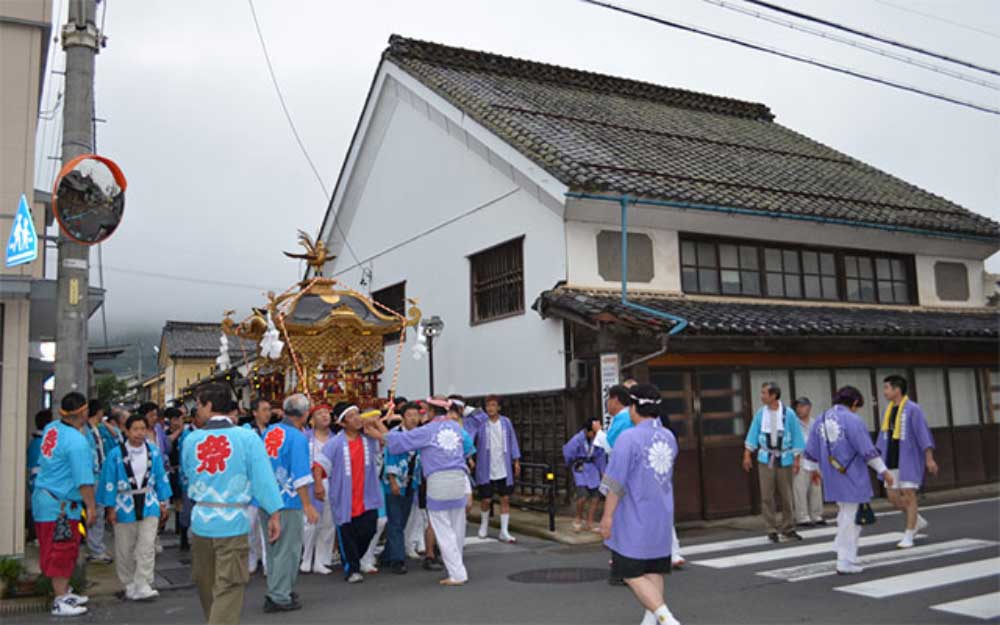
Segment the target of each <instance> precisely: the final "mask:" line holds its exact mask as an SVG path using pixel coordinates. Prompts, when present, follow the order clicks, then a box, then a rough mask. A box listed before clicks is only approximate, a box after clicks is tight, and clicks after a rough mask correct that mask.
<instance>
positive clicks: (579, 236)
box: [566, 221, 681, 293]
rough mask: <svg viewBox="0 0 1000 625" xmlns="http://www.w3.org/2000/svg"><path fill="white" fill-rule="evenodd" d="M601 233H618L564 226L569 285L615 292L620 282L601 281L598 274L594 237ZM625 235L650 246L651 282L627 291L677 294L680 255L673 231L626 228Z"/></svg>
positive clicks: (581, 225)
mask: <svg viewBox="0 0 1000 625" xmlns="http://www.w3.org/2000/svg"><path fill="white" fill-rule="evenodd" d="M602 230H611V231H613V232H617V233H619V234H620V233H621V226H620V224H610V223H609V224H598V223H592V222H582V221H567V222H566V249H567V251H568V257H569V267H568V271H569V278H568V281H569V284H571V285H574V286H577V285H585V286H595V287H606V288H618V287H620V286H621V282H620V281H617V280H616V281H608V280H605V279H604V278H603V277H602V276H601V274H600V272H599V271H598V263H597V235H598V234H599V233H600V232H601V231H602ZM628 231H629V233H630V234H631V233H636V234H640V233H641V234H645V235H648V236H649V238H650V239H651V240H652V242H653V279H652V280H651V281H649V282H638V281H630V282H629V288H630V289H641V290H644V291H666V292H672V293H678V292H680V290H681V282H680V251H679V250H678V245H679V243H678V238H677V231H676V230H668V229H662V228H646V227H642V226H638V227H635V228H633V227H632V226H631V225H629V228H628Z"/></svg>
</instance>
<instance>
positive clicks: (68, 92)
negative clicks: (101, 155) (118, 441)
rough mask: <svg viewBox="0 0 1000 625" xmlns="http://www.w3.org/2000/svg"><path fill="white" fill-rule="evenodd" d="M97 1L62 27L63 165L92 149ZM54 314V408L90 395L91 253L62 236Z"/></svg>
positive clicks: (74, 9)
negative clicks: (73, 395) (65, 399)
mask: <svg viewBox="0 0 1000 625" xmlns="http://www.w3.org/2000/svg"><path fill="white" fill-rule="evenodd" d="M96 17H97V0H70V2H69V20H68V21H67V22H66V25H65V26H63V31H62V44H63V49H64V50H65V51H66V86H65V97H64V100H63V138H62V161H63V165H65V164H66V163H68V162H69V161H71V160H73V159H74V158H76V157H77V156H79V155H81V154H87V153H89V152H92V151H93V146H94V60H95V57H96V56H97V52H98V49H99V47H100V38H101V34H100V33H99V32H98V30H97V20H96ZM57 271H58V273H57V276H58V286H57V293H58V298H59V299H58V303H57V308H56V379H55V404H56V405H58V402H59V401H60V400H61V399H62V396H63V395H65V394H66V393H69V392H70V391H79V392H81V393H83V394H84V395H86V394H87V392H88V390H89V380H88V379H87V378H88V375H87V374H88V367H87V320H88V318H89V314H88V313H89V312H90V304H89V302H88V301H87V300H88V297H87V296H88V292H89V289H90V247H89V246H87V245H81V244H80V243H77V242H75V241H73V240H72V239H69V238H67V237H66V235H64V234H62V233H60V235H59V265H58V270H57Z"/></svg>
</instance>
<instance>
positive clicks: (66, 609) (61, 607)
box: [51, 597, 87, 616]
mask: <svg viewBox="0 0 1000 625" xmlns="http://www.w3.org/2000/svg"><path fill="white" fill-rule="evenodd" d="M86 613H87V608H86V607H84V606H82V605H75V604H73V603H70V602H69V601H67V600H66V599H65V598H64V597H61V598H59V599H56V600H55V601H53V602H52V612H51V614H52V616H80V615H81V614H86Z"/></svg>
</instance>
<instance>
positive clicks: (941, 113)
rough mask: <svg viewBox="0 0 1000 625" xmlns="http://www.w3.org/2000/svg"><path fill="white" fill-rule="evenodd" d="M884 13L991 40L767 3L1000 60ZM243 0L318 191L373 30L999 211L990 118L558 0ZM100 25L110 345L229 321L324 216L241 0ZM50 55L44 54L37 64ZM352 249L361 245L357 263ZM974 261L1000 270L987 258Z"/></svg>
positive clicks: (687, 10) (996, 150) (697, 12)
mask: <svg viewBox="0 0 1000 625" xmlns="http://www.w3.org/2000/svg"><path fill="white" fill-rule="evenodd" d="M731 1H732V2H734V3H737V4H739V0H731ZM620 2H621V3H623V4H627V5H629V6H631V7H634V8H637V9H640V10H645V11H649V12H654V13H659V14H661V15H665V16H666V15H669V16H670V17H671V18H672V19H675V20H678V21H684V22H689V23H692V24H696V25H698V26H701V27H705V28H711V29H715V30H718V31H721V32H724V33H727V34H731V35H736V36H739V37H741V38H745V39H749V40H753V41H758V42H762V43H766V44H768V45H771V46H775V47H780V48H783V49H788V50H792V51H796V52H799V53H801V54H805V55H808V56H812V57H815V58H819V59H823V60H826V61H831V62H835V63H838V64H842V65H848V66H851V67H853V68H856V69H859V70H862V71H865V72H868V73H872V74H877V75H880V76H885V77H891V78H894V79H896V80H899V81H903V82H908V83H912V84H915V85H919V86H921V87H923V88H925V89H929V90H936V91H941V92H947V93H949V94H951V95H953V96H956V97H960V98H965V99H969V100H976V101H978V102H981V103H984V104H989V105H992V106H994V107H1000V92H998V91H993V90H989V89H985V88H982V87H978V86H975V85H971V84H968V83H965V82H960V81H957V80H954V79H952V78H948V77H945V76H941V75H938V74H935V73H932V72H928V71H925V70H921V69H917V68H914V67H910V66H907V65H904V64H901V63H898V62H893V61H889V60H885V59H882V58H881V57H878V56H875V55H872V54H869V53H865V52H861V51H857V50H854V49H852V48H849V47H846V46H843V45H840V44H836V43H832V42H827V41H824V40H821V39H819V38H816V37H813V36H809V35H805V34H800V33H796V32H793V31H790V30H788V29H785V28H782V27H780V26H777V25H772V24H768V23H765V22H763V21H761V20H758V19H755V18H753V17H749V16H744V15H739V14H736V13H734V12H732V11H728V10H726V9H723V8H719V7H717V6H712V5H710V4H708V3H706V2H703V1H702V0H659V1H653V0H649V1H642V0H620ZM890 3H891V4H896V5H899V6H906V7H910V8H912V9H915V10H918V11H922V12H925V13H931V14H935V15H938V16H943V17H945V18H947V19H949V20H952V21H956V22H960V23H963V24H967V25H971V26H973V27H975V28H979V29H985V30H989V31H992V32H993V33H998V34H1000V2H997V1H995V0H961V1H960V2H959V1H957V0H951V1H946V0H934V1H931V0H889V1H887V2H882V1H880V0H837V1H833V0H825V1H821V0H808V1H801V2H794V3H793V2H791V1H790V0H784V4H785V5H786V6H792V5H794V6H795V7H796V8H799V9H800V10H803V11H807V12H811V13H815V14H818V15H821V16H824V17H827V18H829V19H832V20H835V21H839V22H842V23H845V24H849V25H852V26H855V27H858V28H860V29H865V30H869V31H874V32H877V33H879V34H883V35H886V36H889V37H893V38H897V39H900V40H903V41H906V42H908V43H911V44H914V45H918V46H923V47H926V48H929V49H932V50H934V51H940V52H943V53H947V54H950V55H952V56H956V57H959V58H965V59H969V60H973V61H979V62H981V63H983V64H987V65H994V66H995V65H996V64H997V62H998V59H1000V37H998V36H989V35H985V34H981V33H978V32H975V31H973V30H970V29H965V28H962V27H958V26H955V25H951V24H948V23H946V22H943V21H939V20H934V19H930V18H928V17H924V16H921V15H916V14H913V13H910V12H906V11H903V10H900V9H898V8H894V7H893V6H890ZM55 4H59V5H64V4H65V3H64V2H61V1H60V0H56V2H55ZM255 6H256V8H257V13H258V16H259V18H260V21H261V26H262V29H263V31H264V36H265V38H266V41H267V44H268V47H269V50H270V53H271V56H272V60H273V62H274V66H275V70H276V72H277V74H278V79H279V81H280V82H281V85H282V88H283V90H284V93H285V98H286V100H287V102H288V105H289V107H290V109H291V111H292V114H293V116H294V118H295V121H296V123H297V124H298V127H299V131H300V133H301V134H302V137H303V139H304V141H305V144H306V146H307V147H308V149H309V151H310V153H311V155H312V158H313V160H314V161H315V163H316V165H317V166H318V168H319V170H320V172H321V173H322V175H323V178H324V181H325V183H326V184H327V186H328V187H329V188H332V187H333V185H334V183H335V182H336V178H337V174H338V172H339V171H340V167H341V163H342V161H343V158H344V154H345V152H346V151H347V149H348V146H349V142H350V139H351V134H352V132H353V131H354V127H355V124H356V122H357V119H358V116H359V115H360V113H361V109H362V106H363V104H364V99H365V95H366V93H367V91H368V88H369V85H370V83H371V80H372V76H373V75H374V72H375V70H376V67H377V65H378V61H379V57H380V54H381V52H382V50H383V49H384V48H385V46H386V42H387V40H388V37H389V35H390V34H391V33H399V34H401V35H404V36H409V37H415V38H422V39H428V40H432V41H437V42H441V43H446V44H450V45H458V46H463V47H468V48H474V49H482V50H487V51H491V52H497V53H501V54H505V55H510V56H517V57H523V58H527V59H533V60H537V61H543V62H548V63H557V64H560V65H565V66H570V67H575V68H581V69H586V70H591V71H596V72H602V73H607V74H612V75H616V76H624V77H628V78H636V79H640V80H644V81H649V82H654V83H659V84H663V85H669V86H673V87H681V88H685V89H692V90H697V91H704V92H708V93H712V94H718V95H723V96H728V97H733V98H741V99H747V100H754V101H760V102H764V103H766V104H767V105H768V106H770V107H771V109H772V110H773V111H774V113H775V114H776V116H777V120H776V121H777V122H779V123H781V124H784V125H786V126H788V127H790V128H793V129H795V130H797V131H799V132H801V133H803V134H806V135H808V136H810V137H812V138H814V139H816V140H819V141H821V142H823V143H825V144H827V145H830V146H832V147H834V148H836V149H838V150H841V151H843V152H845V153H847V154H849V155H851V156H854V157H857V158H859V159H861V160H863V161H866V162H868V163H871V164H872V165H874V166H876V167H879V168H881V169H883V170H885V171H888V172H890V173H892V174H895V175H897V176H900V177H901V178H903V179H905V180H907V181H909V182H911V183H914V184H916V185H918V186H920V187H922V188H924V189H927V190H929V191H932V192H934V193H937V194H939V195H942V196H944V197H946V198H948V199H950V200H953V201H955V202H957V203H959V204H961V205H963V206H965V207H967V208H969V209H971V210H974V211H976V212H979V213H982V214H985V215H988V216H990V217H992V218H993V219H997V220H1000V116H994V115H988V114H984V113H980V112H976V111H972V110H968V109H964V108H960V107H958V106H954V105H951V104H946V103H942V102H938V101H934V100H930V99H927V98H924V97H920V96H917V95H913V94H909V93H903V92H899V91H896V90H893V89H889V88H886V87H881V86H877V85H872V84H869V83H866V82H863V81H860V80H857V79H854V78H849V77H846V76H840V75H835V74H832V73H830V72H827V71H824V70H821V69H818V68H815V67H809V66H804V65H800V64H797V63H794V62H791V61H786V60H782V59H779V58H775V57H772V56H769V55H765V54H761V53H757V52H752V51H749V50H745V49H742V48H738V47H735V46H732V45H730V44H726V43H722V42H718V41H713V40H709V39H707V38H704V37H700V36H697V35H693V34H688V33H683V32H678V31H674V30H670V29H667V28H665V27H662V26H659V25H656V24H652V23H649V22H645V21H641V20H638V19H636V18H633V17H629V16H625V15H620V14H617V13H612V12H609V11H607V10H605V9H601V8H597V7H592V6H588V5H584V4H582V3H580V2H577V1H575V0H545V1H544V2H542V1H540V0H502V1H501V0H495V1H487V0H453V1H444V0H440V1H430V0H425V1H416V0H405V1H390V0H378V1H376V0H372V1H369V2H328V1H320V0H312V1H304V0H302V1H300V0H256V1H255ZM744 6H746V5H744ZM63 11H64V12H65V8H64V9H63ZM105 32H106V34H107V36H108V45H107V48H105V49H104V50H102V51H101V53H100V55H99V57H98V59H97V115H98V117H101V118H105V119H107V123H104V124H100V125H99V127H98V148H99V151H100V152H101V153H102V154H104V155H106V156H109V157H111V158H113V159H115V160H116V161H117V162H118V163H119V164H120V165H121V167H122V169H123V170H124V172H125V175H126V176H127V178H128V183H129V187H128V193H127V202H126V209H125V218H124V221H123V223H122V225H121V227H120V228H119V230H118V232H117V233H116V234H115V235H114V237H113V238H112V239H111V240H110V241H109V242H108V243H107V244H106V245H105V247H104V263H105V267H104V279H105V285H106V287H107V289H108V296H107V314H108V321H109V324H110V327H111V334H112V336H114V335H115V334H118V333H120V332H125V331H134V330H140V329H141V330H152V331H157V330H158V329H159V328H160V327H161V326H162V324H163V321H164V320H165V319H168V318H169V319H182V320H210V321H211V320H218V319H220V318H221V315H222V313H223V311H224V310H226V309H230V308H236V309H238V310H240V311H241V312H246V311H247V309H248V308H249V306H251V305H254V304H259V303H261V301H262V300H263V293H264V291H265V290H267V289H279V290H280V289H283V288H285V287H287V286H288V285H290V284H291V283H292V282H293V281H294V280H295V279H297V276H299V275H300V271H299V266H298V264H297V263H296V262H294V261H291V260H288V259H285V258H284V257H283V256H282V255H281V250H282V249H289V250H291V249H294V246H295V231H296V229H297V228H304V229H306V230H308V231H310V232H313V233H314V232H315V231H316V230H317V229H318V228H319V223H320V221H321V219H322V218H323V214H324V212H325V210H326V200H325V198H324V196H323V193H322V191H321V190H320V188H319V185H318V184H317V182H316V180H315V179H314V177H313V175H312V173H311V172H310V170H309V168H308V166H307V165H306V163H305V161H304V159H303V157H302V155H301V153H300V152H299V150H298V148H297V146H296V145H295V142H294V139H293V137H292V135H291V132H290V131H289V129H288V126H287V124H286V122H285V119H284V118H283V116H282V113H281V109H280V108H279V104H278V100H277V97H276V96H275V92H274V89H273V87H272V85H271V82H270V79H269V77H268V74H267V69H266V66H265V63H264V58H263V56H262V54H261V50H260V47H259V44H258V41H257V36H256V33H255V31H254V27H253V22H252V20H251V16H250V10H249V7H248V4H247V2H246V0H212V1H211V2H205V1H203V0H170V1H167V0H155V1H154V0H143V1H142V2H136V1H130V2H124V1H117V2H111V3H109V11H108V15H107V24H106V29H105ZM63 64H64V59H63V57H62V54H61V52H59V53H58V54H56V55H55V56H54V57H53V59H52V61H51V65H50V66H51V67H55V68H62V66H63ZM979 76H980V77H984V78H985V77H988V76H987V75H985V74H979ZM992 78H993V79H994V81H996V82H1000V78H997V77H995V76H994V77H992ZM50 79H54V80H50V86H51V87H54V88H55V89H54V90H52V89H48V90H47V91H50V92H51V93H47V96H46V97H47V98H51V97H54V92H55V91H56V90H58V89H60V88H61V84H62V80H61V78H60V77H58V76H51V75H50ZM45 137H47V138H48V139H47V141H48V143H49V144H50V146H49V147H46V148H44V149H42V150H40V154H39V160H40V162H41V161H43V159H44V156H45V155H48V154H53V153H55V151H54V148H52V147H51V144H52V142H53V137H55V130H54V129H53V128H51V127H49V128H48V129H47V128H46V127H43V126H40V129H39V140H40V141H41V140H42V139H43V138H45ZM50 176H51V174H50V165H49V161H44V166H42V167H39V172H38V179H39V186H43V187H45V186H48V185H49V184H50V183H51V177H50ZM369 252H370V250H357V253H358V254H359V255H360V256H362V257H364V256H366V255H367V254H368V253H369ZM94 258H95V260H96V254H95V255H94ZM51 264H52V263H51V262H50V265H51ZM989 268H990V269H991V270H992V271H1000V259H998V258H997V257H994V258H993V259H992V260H991V261H990V263H989ZM148 274H162V275H172V276H181V277H186V278H193V279H199V280H206V281H215V282H219V283H231V284H228V285H223V284H203V283H196V282H185V281H182V280H173V279H167V278H164V277H158V276H155V275H148ZM51 275H54V273H52V274H51ZM95 283H96V273H95ZM95 329H96V328H95ZM92 336H95V334H93V333H92Z"/></svg>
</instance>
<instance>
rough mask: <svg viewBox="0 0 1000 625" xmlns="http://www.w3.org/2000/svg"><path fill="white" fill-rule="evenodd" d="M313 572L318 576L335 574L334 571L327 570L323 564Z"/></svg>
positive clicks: (317, 566) (314, 567)
mask: <svg viewBox="0 0 1000 625" xmlns="http://www.w3.org/2000/svg"><path fill="white" fill-rule="evenodd" d="M312 572H313V573H315V574H316V575H329V574H330V573H333V571H332V570H330V569H328V568H326V567H325V566H323V565H322V564H317V565H315V566H313V568H312Z"/></svg>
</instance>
